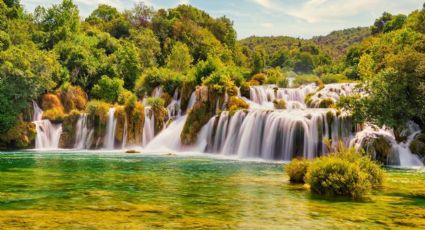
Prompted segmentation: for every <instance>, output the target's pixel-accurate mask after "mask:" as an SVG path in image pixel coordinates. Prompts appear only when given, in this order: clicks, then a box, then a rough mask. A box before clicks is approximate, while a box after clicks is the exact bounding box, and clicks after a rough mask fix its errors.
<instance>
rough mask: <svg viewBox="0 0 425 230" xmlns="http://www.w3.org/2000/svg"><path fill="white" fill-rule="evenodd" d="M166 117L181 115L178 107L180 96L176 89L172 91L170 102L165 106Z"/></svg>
mask: <svg viewBox="0 0 425 230" xmlns="http://www.w3.org/2000/svg"><path fill="white" fill-rule="evenodd" d="M167 111H168V117H169V118H177V117H180V116H181V109H180V98H179V91H178V89H177V90H176V91H175V92H174V95H173V99H172V100H171V102H170V104H169V105H168V106H167Z"/></svg>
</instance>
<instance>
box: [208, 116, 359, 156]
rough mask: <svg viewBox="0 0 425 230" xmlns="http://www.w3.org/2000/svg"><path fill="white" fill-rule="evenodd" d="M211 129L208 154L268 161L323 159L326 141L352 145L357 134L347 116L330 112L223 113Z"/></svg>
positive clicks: (209, 131) (212, 124)
mask: <svg viewBox="0 0 425 230" xmlns="http://www.w3.org/2000/svg"><path fill="white" fill-rule="evenodd" d="M207 126H208V128H207V130H208V132H207V135H206V138H207V139H208V141H207V142H208V145H207V147H206V149H205V151H206V152H211V153H221V154H226V155H238V156H239V157H245V158H262V159H268V160H290V159H292V158H293V157H295V156H299V157H304V158H313V157H317V156H320V155H323V154H325V153H327V152H328V151H329V150H328V148H327V147H326V146H325V145H324V144H323V139H325V138H327V139H330V140H332V143H338V141H343V142H345V143H348V142H349V140H350V139H351V138H352V137H353V131H354V130H353V127H352V126H351V122H350V119H349V118H348V117H347V116H345V115H340V116H337V115H336V112H335V111H333V110H327V109H319V110H312V109H309V110H290V111H265V110H252V111H248V112H245V111H238V112H236V113H235V114H234V115H233V116H230V115H229V112H222V113H221V114H220V115H217V116H216V117H214V118H212V119H211V120H210V122H208V124H207Z"/></svg>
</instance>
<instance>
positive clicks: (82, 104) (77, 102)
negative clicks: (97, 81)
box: [58, 84, 88, 112]
mask: <svg viewBox="0 0 425 230" xmlns="http://www.w3.org/2000/svg"><path fill="white" fill-rule="evenodd" d="M58 94H59V95H60V99H61V101H62V104H63V107H64V109H65V112H70V111H72V110H80V111H83V110H85V109H86V106H87V103H88V97H87V93H86V92H84V90H83V89H81V87H79V86H73V85H70V84H65V85H63V86H62V87H61V88H60V89H59V91H58Z"/></svg>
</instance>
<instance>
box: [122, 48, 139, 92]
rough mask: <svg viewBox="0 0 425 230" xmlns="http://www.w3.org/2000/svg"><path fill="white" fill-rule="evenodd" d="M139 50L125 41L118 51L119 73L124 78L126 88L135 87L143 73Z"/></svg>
mask: <svg viewBox="0 0 425 230" xmlns="http://www.w3.org/2000/svg"><path fill="white" fill-rule="evenodd" d="M139 60H140V57H139V51H138V50H137V48H136V46H135V45H134V44H133V43H130V42H124V43H123V44H122V46H121V47H120V48H119V49H118V51H117V53H116V62H117V69H118V74H119V75H120V76H121V77H122V78H123V79H124V86H125V88H126V89H133V88H134V82H135V81H136V79H137V77H139V75H140V73H141V67H140V63H139Z"/></svg>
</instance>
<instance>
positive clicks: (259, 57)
mask: <svg viewBox="0 0 425 230" xmlns="http://www.w3.org/2000/svg"><path fill="white" fill-rule="evenodd" d="M265 66H266V53H265V51H264V49H257V50H255V51H254V56H253V58H252V73H259V72H261V71H262V70H263V69H264V67H265Z"/></svg>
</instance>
